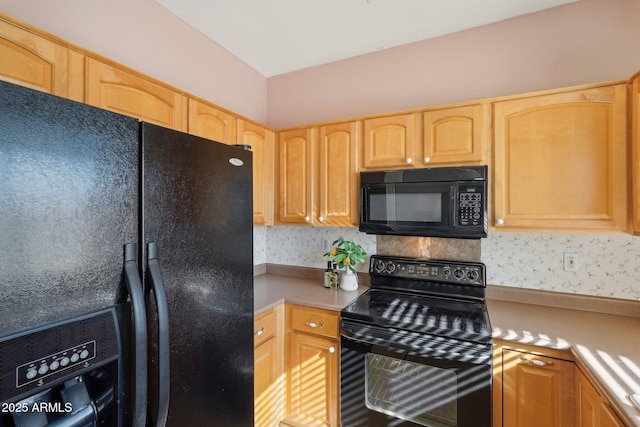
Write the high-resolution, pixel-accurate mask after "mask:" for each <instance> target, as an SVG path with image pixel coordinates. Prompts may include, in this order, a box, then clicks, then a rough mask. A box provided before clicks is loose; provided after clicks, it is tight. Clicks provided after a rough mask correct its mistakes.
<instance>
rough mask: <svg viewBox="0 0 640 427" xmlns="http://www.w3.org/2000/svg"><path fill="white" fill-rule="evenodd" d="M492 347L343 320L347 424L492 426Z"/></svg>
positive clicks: (343, 411) (353, 426) (344, 424)
mask: <svg viewBox="0 0 640 427" xmlns="http://www.w3.org/2000/svg"><path fill="white" fill-rule="evenodd" d="M491 354H492V353H491V345H484V344H474V343H467V342H461V341H459V340H451V339H445V338H442V337H435V336H434V337H430V336H425V335H424V334H415V333H411V332H405V331H402V330H393V329H391V328H383V327H378V326H371V325H364V324H360V323H359V322H351V321H348V320H343V321H342V322H341V357H340V361H341V367H340V387H341V401H340V403H341V423H342V424H341V425H342V427H387V426H389V427H390V426H394V427H409V426H427V427H491V425H492V418H491V417H492V415H491V412H492V403H491V397H492V396H491Z"/></svg>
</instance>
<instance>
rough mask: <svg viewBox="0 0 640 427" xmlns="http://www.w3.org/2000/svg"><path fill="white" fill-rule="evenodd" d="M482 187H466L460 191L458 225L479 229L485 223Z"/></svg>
mask: <svg viewBox="0 0 640 427" xmlns="http://www.w3.org/2000/svg"><path fill="white" fill-rule="evenodd" d="M482 194H483V191H482V187H480V186H472V185H465V186H462V187H460V188H459V191H458V225H461V226H471V227H477V226H481V225H482V224H483V223H484V211H485V209H484V200H482Z"/></svg>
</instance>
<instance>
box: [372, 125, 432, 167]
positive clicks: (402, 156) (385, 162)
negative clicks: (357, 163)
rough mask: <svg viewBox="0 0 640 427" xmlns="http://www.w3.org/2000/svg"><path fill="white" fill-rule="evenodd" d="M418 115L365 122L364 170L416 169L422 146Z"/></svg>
mask: <svg viewBox="0 0 640 427" xmlns="http://www.w3.org/2000/svg"><path fill="white" fill-rule="evenodd" d="M418 129H419V124H418V115H417V114H400V115H396V116H389V117H378V118H375V119H367V120H365V121H364V140H363V165H362V166H363V168H364V169H389V168H410V167H414V160H415V159H414V157H415V147H416V146H420V143H419V141H420V134H419V133H418Z"/></svg>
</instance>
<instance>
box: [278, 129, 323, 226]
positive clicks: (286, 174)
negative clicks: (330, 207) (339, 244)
mask: <svg viewBox="0 0 640 427" xmlns="http://www.w3.org/2000/svg"><path fill="white" fill-rule="evenodd" d="M314 133H315V130H314V129H312V128H305V129H297V130H289V131H283V132H280V133H279V135H278V159H279V161H278V166H279V167H278V177H279V179H278V182H279V185H278V188H279V190H280V191H279V192H278V197H277V198H278V201H279V203H278V221H279V222H280V223H282V224H312V218H314V217H315V214H316V213H315V211H313V210H312V209H314V206H313V200H312V199H313V195H314V194H313V193H314V191H313V188H312V173H313V159H314V157H315V156H314V153H313V152H314V150H315V149H316V141H315V140H316V136H315V135H314Z"/></svg>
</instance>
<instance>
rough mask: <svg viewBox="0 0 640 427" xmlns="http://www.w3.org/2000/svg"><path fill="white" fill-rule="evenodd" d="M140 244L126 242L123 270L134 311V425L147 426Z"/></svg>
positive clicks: (145, 338) (145, 327) (145, 334)
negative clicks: (138, 247) (139, 271)
mask: <svg viewBox="0 0 640 427" xmlns="http://www.w3.org/2000/svg"><path fill="white" fill-rule="evenodd" d="M137 260H138V256H137V247H136V244H135V243H127V244H125V245H124V271H125V276H126V280H125V282H126V284H127V289H128V290H129V295H130V297H131V306H132V310H133V331H132V337H133V338H132V340H133V347H134V358H133V364H134V369H133V371H134V373H133V375H134V379H133V385H134V398H133V399H134V400H133V420H132V424H131V425H132V427H145V424H146V421H147V317H146V310H145V304H144V293H143V291H142V281H141V280H140V275H139V274H138V265H137Z"/></svg>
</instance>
